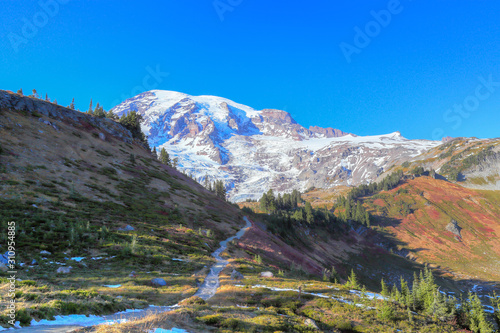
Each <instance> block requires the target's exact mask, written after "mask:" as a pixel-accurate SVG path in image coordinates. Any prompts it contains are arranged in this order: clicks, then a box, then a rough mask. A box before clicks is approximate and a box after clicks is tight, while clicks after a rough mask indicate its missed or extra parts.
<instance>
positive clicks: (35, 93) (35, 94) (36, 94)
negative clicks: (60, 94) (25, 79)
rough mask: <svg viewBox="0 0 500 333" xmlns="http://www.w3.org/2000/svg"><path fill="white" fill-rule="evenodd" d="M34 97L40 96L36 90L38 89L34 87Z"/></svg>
mask: <svg viewBox="0 0 500 333" xmlns="http://www.w3.org/2000/svg"><path fill="white" fill-rule="evenodd" d="M32 92H33V97H35V98H38V93H37V92H36V89H33V91H32Z"/></svg>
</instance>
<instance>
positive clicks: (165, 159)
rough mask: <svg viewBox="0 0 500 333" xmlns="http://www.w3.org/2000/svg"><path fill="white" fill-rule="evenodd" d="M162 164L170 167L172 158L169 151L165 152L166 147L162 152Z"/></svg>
mask: <svg viewBox="0 0 500 333" xmlns="http://www.w3.org/2000/svg"><path fill="white" fill-rule="evenodd" d="M160 162H161V163H163V164H165V165H168V166H170V163H171V161H170V156H169V155H168V153H167V151H166V150H165V147H163V148H162V149H161V151H160Z"/></svg>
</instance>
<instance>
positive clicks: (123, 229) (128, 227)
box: [118, 225, 135, 231]
mask: <svg viewBox="0 0 500 333" xmlns="http://www.w3.org/2000/svg"><path fill="white" fill-rule="evenodd" d="M118 230H119V231H134V230H135V228H134V227H132V226H131V225H127V226H126V227H125V228H118Z"/></svg>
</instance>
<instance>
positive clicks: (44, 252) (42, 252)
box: [40, 250, 52, 256]
mask: <svg viewBox="0 0 500 333" xmlns="http://www.w3.org/2000/svg"><path fill="white" fill-rule="evenodd" d="M40 254H45V255H48V256H50V255H51V254H52V253H50V252H49V251H45V250H42V251H40Z"/></svg>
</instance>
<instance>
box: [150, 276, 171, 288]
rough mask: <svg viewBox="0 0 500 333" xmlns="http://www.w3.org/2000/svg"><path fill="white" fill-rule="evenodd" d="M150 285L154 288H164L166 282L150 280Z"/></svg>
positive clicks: (157, 279)
mask: <svg viewBox="0 0 500 333" xmlns="http://www.w3.org/2000/svg"><path fill="white" fill-rule="evenodd" d="M151 284H152V285H153V286H154V287H164V286H166V285H167V281H165V280H164V279H162V278H156V279H152V280H151Z"/></svg>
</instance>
